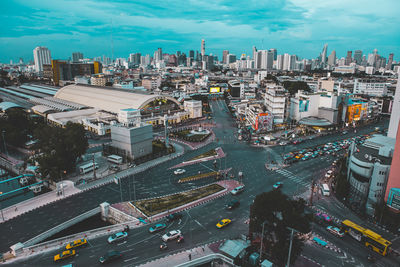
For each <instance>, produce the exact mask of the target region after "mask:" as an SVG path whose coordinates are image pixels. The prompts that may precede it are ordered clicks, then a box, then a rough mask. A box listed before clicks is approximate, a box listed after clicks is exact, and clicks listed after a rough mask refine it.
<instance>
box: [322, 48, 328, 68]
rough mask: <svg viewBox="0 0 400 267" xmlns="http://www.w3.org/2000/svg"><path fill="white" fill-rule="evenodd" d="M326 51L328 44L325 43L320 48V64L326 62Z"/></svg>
mask: <svg viewBox="0 0 400 267" xmlns="http://www.w3.org/2000/svg"><path fill="white" fill-rule="evenodd" d="M327 52H328V44H325V45H324V48H323V49H322V54H321V63H322V66H325V64H326V53H327Z"/></svg>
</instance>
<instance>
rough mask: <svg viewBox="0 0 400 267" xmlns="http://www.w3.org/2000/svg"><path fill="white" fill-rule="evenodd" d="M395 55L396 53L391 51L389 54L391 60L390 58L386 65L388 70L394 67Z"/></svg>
mask: <svg viewBox="0 0 400 267" xmlns="http://www.w3.org/2000/svg"><path fill="white" fill-rule="evenodd" d="M393 57H394V54H393V53H390V54H389V60H388V63H387V65H386V69H387V70H391V69H392V64H393Z"/></svg>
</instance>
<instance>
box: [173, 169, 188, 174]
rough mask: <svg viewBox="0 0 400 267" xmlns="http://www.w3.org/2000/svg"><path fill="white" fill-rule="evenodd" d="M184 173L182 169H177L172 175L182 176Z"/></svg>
mask: <svg viewBox="0 0 400 267" xmlns="http://www.w3.org/2000/svg"><path fill="white" fill-rule="evenodd" d="M185 172H186V171H185V170H184V169H177V170H175V171H174V174H176V175H178V174H184V173H185Z"/></svg>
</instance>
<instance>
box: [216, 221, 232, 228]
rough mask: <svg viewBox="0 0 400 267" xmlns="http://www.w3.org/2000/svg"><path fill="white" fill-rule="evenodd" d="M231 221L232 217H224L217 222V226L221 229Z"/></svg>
mask: <svg viewBox="0 0 400 267" xmlns="http://www.w3.org/2000/svg"><path fill="white" fill-rule="evenodd" d="M230 223H231V220H230V219H222V220H220V221H219V222H218V223H217V228H218V229H221V228H223V227H225V226H227V225H228V224H230Z"/></svg>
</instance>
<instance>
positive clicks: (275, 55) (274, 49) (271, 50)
mask: <svg viewBox="0 0 400 267" xmlns="http://www.w3.org/2000/svg"><path fill="white" fill-rule="evenodd" d="M269 51H270V52H272V54H273V55H274V60H276V59H277V56H278V50H276V48H271V49H270V50H269Z"/></svg>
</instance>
